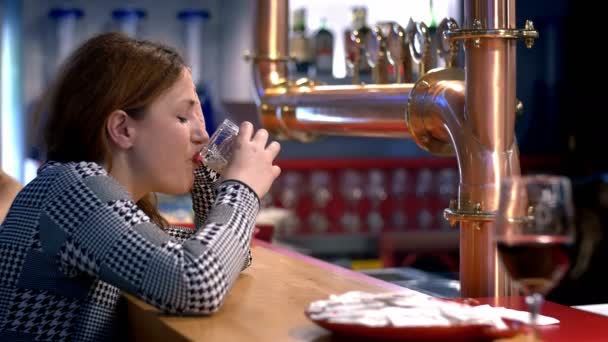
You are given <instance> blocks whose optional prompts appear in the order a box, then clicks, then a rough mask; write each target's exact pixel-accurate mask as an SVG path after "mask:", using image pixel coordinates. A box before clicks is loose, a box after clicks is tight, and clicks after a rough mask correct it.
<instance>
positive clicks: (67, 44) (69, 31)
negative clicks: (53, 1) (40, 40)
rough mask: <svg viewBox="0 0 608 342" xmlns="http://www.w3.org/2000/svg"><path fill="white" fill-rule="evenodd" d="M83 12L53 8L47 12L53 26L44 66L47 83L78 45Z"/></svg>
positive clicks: (66, 8) (70, 8) (73, 8)
mask: <svg viewBox="0 0 608 342" xmlns="http://www.w3.org/2000/svg"><path fill="white" fill-rule="evenodd" d="M83 16H84V12H83V11H82V10H81V9H80V8H75V7H55V8H52V9H51V10H50V11H49V19H51V21H52V24H53V29H52V30H50V33H51V34H52V35H53V37H51V39H49V41H48V42H47V43H48V47H49V51H48V52H49V53H48V58H49V59H48V60H47V64H45V69H46V70H45V72H46V82H47V83H49V82H50V81H51V80H52V79H53V78H54V76H55V73H56V72H57V69H58V67H59V66H60V65H61V63H63V62H64V60H65V59H66V58H67V57H68V55H69V54H70V53H72V51H73V50H74V49H75V48H76V46H77V45H78V44H79V43H80V39H81V36H80V33H81V32H82V29H81V27H80V24H81V18H82V17H83Z"/></svg>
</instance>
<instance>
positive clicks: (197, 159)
mask: <svg viewBox="0 0 608 342" xmlns="http://www.w3.org/2000/svg"><path fill="white" fill-rule="evenodd" d="M192 162H193V163H196V164H200V163H202V162H203V155H202V154H201V153H200V152H197V153H195V154H194V155H193V156H192Z"/></svg>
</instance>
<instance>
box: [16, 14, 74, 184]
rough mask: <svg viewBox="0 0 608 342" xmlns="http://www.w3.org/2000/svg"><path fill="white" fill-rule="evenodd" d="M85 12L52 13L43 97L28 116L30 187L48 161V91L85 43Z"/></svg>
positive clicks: (26, 177) (26, 171)
mask: <svg viewBox="0 0 608 342" xmlns="http://www.w3.org/2000/svg"><path fill="white" fill-rule="evenodd" d="M83 16H84V11H83V10H82V9H80V8H76V7H69V5H68V6H62V7H54V8H51V10H50V11H49V13H48V18H49V21H50V22H49V24H50V27H49V28H50V29H49V30H47V31H46V32H47V39H46V40H45V41H44V44H45V47H44V55H45V58H44V59H43V61H44V64H43V70H42V73H43V75H42V78H43V82H42V83H43V84H42V89H43V91H42V96H41V97H40V96H37V97H35V98H34V100H33V101H32V102H31V103H29V104H28V106H27V107H28V108H27V114H28V116H30V118H29V120H28V122H29V124H28V126H27V153H26V160H25V163H24V182H25V183H28V182H29V181H31V180H32V179H34V177H36V173H37V169H38V166H39V164H40V162H41V161H43V160H44V159H45V156H44V151H43V150H42V145H43V142H42V136H43V129H44V125H45V123H46V118H47V113H48V111H47V109H48V108H46V106H47V103H45V101H47V100H48V99H46V98H45V96H46V95H45V93H46V90H45V89H46V88H47V87H48V85H49V84H51V83H52V81H53V79H54V78H55V76H56V74H57V71H58V69H59V68H60V66H61V64H62V63H63V62H64V61H65V59H66V58H67V57H68V56H69V55H70V54H71V53H72V52H73V51H74V49H75V48H76V47H77V46H78V44H80V42H81V39H82V34H81V33H82V28H81V27H80V25H81V24H82V21H81V19H82V17H83Z"/></svg>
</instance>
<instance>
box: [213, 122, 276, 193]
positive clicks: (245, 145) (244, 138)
mask: <svg viewBox="0 0 608 342" xmlns="http://www.w3.org/2000/svg"><path fill="white" fill-rule="evenodd" d="M253 130H254V129H253V125H252V124H251V123H250V122H247V121H244V122H243V123H241V128H240V130H239V134H238V136H237V137H236V141H235V142H234V145H233V152H232V158H231V159H230V161H229V162H228V166H227V167H226V170H225V171H224V174H223V175H222V177H223V178H224V179H235V180H238V181H241V182H243V183H245V184H247V185H249V186H250V187H251V189H253V191H255V193H256V194H257V195H258V198H260V199H261V198H262V197H264V195H265V194H266V193H267V192H268V190H270V186H271V185H272V182H274V180H275V179H276V178H277V177H278V176H279V174H281V168H279V167H278V166H276V165H272V162H273V161H274V159H275V158H276V157H277V155H278V154H279V151H280V150H281V145H280V144H279V143H278V142H276V141H273V142H271V143H270V144H268V146H266V144H267V142H268V131H266V130H265V129H259V130H257V131H256V132H255V134H254V133H253Z"/></svg>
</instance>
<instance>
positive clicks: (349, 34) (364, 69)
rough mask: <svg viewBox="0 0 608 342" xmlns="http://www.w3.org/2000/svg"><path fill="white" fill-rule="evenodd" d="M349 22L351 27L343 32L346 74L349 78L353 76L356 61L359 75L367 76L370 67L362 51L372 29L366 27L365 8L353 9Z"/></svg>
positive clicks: (370, 35)
mask: <svg viewBox="0 0 608 342" xmlns="http://www.w3.org/2000/svg"><path fill="white" fill-rule="evenodd" d="M351 22H352V24H351V27H350V28H348V29H346V30H345V31H344V44H345V50H346V68H347V73H348V75H349V76H352V75H353V73H354V70H355V63H356V61H357V60H358V66H359V74H369V73H370V72H371V67H370V65H369V63H368V61H367V55H366V53H365V51H364V49H363V48H364V47H366V46H368V42H369V40H370V39H371V38H372V29H371V28H370V27H369V26H367V8H366V7H364V6H357V7H353V8H352V10H351ZM357 37H358V39H360V42H359V43H357V41H356V39H357Z"/></svg>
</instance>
